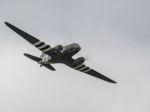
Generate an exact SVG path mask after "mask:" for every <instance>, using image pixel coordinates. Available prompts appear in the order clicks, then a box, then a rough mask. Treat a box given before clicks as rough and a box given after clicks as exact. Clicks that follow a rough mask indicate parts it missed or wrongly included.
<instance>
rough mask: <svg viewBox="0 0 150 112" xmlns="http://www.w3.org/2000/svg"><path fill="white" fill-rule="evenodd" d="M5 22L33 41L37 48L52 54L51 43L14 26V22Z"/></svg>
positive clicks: (30, 41) (26, 38)
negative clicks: (46, 42)
mask: <svg viewBox="0 0 150 112" xmlns="http://www.w3.org/2000/svg"><path fill="white" fill-rule="evenodd" d="M5 24H6V25H7V26H8V27H9V28H10V29H12V30H13V31H14V32H16V33H17V34H18V35H20V36H21V37H23V38H24V39H25V40H27V41H28V42H29V43H31V44H32V45H34V46H35V47H36V48H38V49H39V50H40V51H42V52H44V53H46V54H48V55H52V54H51V53H50V50H51V47H50V45H47V44H45V43H44V42H42V41H40V40H39V39H37V38H35V37H33V36H31V35H30V34H27V33H26V32H24V31H22V30H20V29H19V28H17V27H15V26H13V25H12V24H10V23H8V22H5Z"/></svg>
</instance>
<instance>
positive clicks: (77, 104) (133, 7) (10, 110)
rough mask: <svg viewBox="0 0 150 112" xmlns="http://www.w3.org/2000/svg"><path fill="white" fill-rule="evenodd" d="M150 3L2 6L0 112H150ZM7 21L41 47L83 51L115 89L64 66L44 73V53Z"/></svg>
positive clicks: (54, 0)
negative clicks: (37, 60) (37, 58)
mask: <svg viewBox="0 0 150 112" xmlns="http://www.w3.org/2000/svg"><path fill="white" fill-rule="evenodd" d="M149 4H150V1H148V0H38V1H37V0H11V1H10V0H0V14H1V16H0V51H1V54H0V59H1V61H0V62H1V63H0V68H1V69H0V112H50V111H51V112H149V111H150V107H149V105H150V88H149V85H150V69H149V67H150V59H149V57H150V50H149V48H150V38H149V37H150V31H149V29H150V21H149V20H150V7H149ZM4 21H8V22H10V23H12V24H13V25H15V26H17V27H19V28H20V29H23V30H25V31H26V32H28V33H30V34H32V35H33V36H36V37H37V38H39V39H40V40H42V41H45V42H46V43H48V44H50V45H52V46H54V45H56V44H63V45H66V44H70V43H73V42H76V43H79V44H80V45H81V46H82V50H81V51H80V53H79V54H77V55H76V56H75V57H78V56H85V57H86V58H87V61H86V65H88V66H90V67H91V68H94V69H96V70H97V71H99V72H101V73H103V74H105V75H106V76H108V77H110V78H112V79H113V80H115V81H117V82H118V83H117V84H115V85H114V84H110V83H107V82H104V81H102V80H99V79H96V78H94V77H91V76H88V75H86V74H83V73H80V72H78V71H75V70H73V69H70V68H68V67H66V66H65V65H59V64H56V65H54V66H55V68H56V71H55V72H52V71H49V70H47V69H46V68H44V67H43V68H40V67H39V65H38V64H36V63H35V62H32V61H31V60H29V59H27V58H26V57H24V56H23V55H22V54H23V53H24V52H27V53H31V54H33V55H36V56H40V51H38V50H37V49H36V48H34V47H33V46H32V45H30V44H29V43H27V42H26V41H25V40H23V39H22V38H21V37H20V36H18V35H17V34H15V33H14V32H13V31H11V30H10V29H9V28H8V27H6V26H5V24H4Z"/></svg>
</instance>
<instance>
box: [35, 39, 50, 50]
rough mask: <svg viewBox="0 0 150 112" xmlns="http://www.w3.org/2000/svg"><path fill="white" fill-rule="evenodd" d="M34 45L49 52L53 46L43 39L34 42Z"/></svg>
mask: <svg viewBox="0 0 150 112" xmlns="http://www.w3.org/2000/svg"><path fill="white" fill-rule="evenodd" d="M33 45H34V46H35V47H37V48H38V49H39V50H41V51H42V52H48V51H50V50H51V47H50V46H49V45H47V44H45V43H44V42H41V41H38V42H36V43H34V44H33Z"/></svg>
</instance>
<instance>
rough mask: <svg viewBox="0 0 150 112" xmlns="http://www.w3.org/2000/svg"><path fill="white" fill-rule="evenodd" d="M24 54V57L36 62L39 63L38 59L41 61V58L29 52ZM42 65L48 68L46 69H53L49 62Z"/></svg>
mask: <svg viewBox="0 0 150 112" xmlns="http://www.w3.org/2000/svg"><path fill="white" fill-rule="evenodd" d="M24 56H26V57H28V58H30V59H31V60H33V61H36V62H37V63H39V64H41V63H40V61H42V58H39V57H36V56H33V55H31V54H27V53H24ZM42 66H44V67H46V68H48V69H50V70H52V71H55V68H54V67H53V66H52V65H50V64H44V63H42Z"/></svg>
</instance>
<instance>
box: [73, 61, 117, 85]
mask: <svg viewBox="0 0 150 112" xmlns="http://www.w3.org/2000/svg"><path fill="white" fill-rule="evenodd" d="M72 68H73V69H75V70H78V71H80V72H84V73H86V74H88V75H91V76H94V77H97V78H99V79H102V80H104V81H107V82H110V83H117V82H115V81H113V80H112V79H110V78H108V77H106V76H104V75H103V74H101V73H98V72H97V71H95V70H93V69H91V68H90V67H87V66H86V65H84V64H81V65H78V66H75V67H72Z"/></svg>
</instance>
